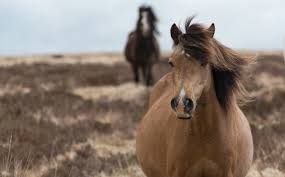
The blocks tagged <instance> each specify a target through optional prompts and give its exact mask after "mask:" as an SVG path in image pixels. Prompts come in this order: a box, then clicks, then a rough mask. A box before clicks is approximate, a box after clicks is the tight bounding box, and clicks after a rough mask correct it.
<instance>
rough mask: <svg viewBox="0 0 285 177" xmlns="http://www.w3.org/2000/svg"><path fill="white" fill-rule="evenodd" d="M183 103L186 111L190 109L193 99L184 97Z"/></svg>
mask: <svg viewBox="0 0 285 177" xmlns="http://www.w3.org/2000/svg"><path fill="white" fill-rule="evenodd" d="M183 103H184V106H185V109H186V110H187V112H189V111H192V109H193V106H194V104H193V101H192V100H191V99H189V98H184V99H183Z"/></svg>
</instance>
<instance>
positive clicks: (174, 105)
mask: <svg viewBox="0 0 285 177" xmlns="http://www.w3.org/2000/svg"><path fill="white" fill-rule="evenodd" d="M170 104H171V108H172V109H173V110H176V108H177V106H178V101H177V98H173V99H172V100H171V102H170Z"/></svg>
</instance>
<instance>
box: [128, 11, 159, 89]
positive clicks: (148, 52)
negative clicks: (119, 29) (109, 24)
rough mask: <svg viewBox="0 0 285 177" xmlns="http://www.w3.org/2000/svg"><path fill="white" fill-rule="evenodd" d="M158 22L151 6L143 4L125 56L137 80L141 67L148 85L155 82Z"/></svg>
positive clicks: (129, 37) (130, 35)
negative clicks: (154, 69)
mask: <svg viewBox="0 0 285 177" xmlns="http://www.w3.org/2000/svg"><path fill="white" fill-rule="evenodd" d="M156 22H157V18H156V16H155V14H154V12H153V10H152V9H151V7H148V6H141V7H140V8H139V19H138V21H137V25H136V29H135V31H133V32H131V33H130V34H129V36H128V41H127V45H126V47H125V57H126V59H127V61H128V62H129V63H130V64H131V67H132V70H133V73H134V80H135V82H136V83H138V82H139V69H141V70H142V73H143V77H144V80H145V84H146V85H147V86H148V85H151V84H152V83H153V76H152V66H153V64H154V63H155V62H156V61H157V60H158V58H159V46H158V43H157V40H156V37H155V34H158V31H157V29H156Z"/></svg>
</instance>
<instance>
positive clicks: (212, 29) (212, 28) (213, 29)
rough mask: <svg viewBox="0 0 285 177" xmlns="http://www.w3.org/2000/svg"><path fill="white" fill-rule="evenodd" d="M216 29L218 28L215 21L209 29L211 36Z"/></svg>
mask: <svg viewBox="0 0 285 177" xmlns="http://www.w3.org/2000/svg"><path fill="white" fill-rule="evenodd" d="M215 29H216V28H215V24H214V23H212V24H211V26H210V27H209V28H208V29H207V30H208V32H209V34H210V36H211V37H214V34H215Z"/></svg>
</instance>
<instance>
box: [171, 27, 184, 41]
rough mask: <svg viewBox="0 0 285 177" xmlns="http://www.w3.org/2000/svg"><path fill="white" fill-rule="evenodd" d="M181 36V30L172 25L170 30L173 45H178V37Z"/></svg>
mask: <svg viewBox="0 0 285 177" xmlns="http://www.w3.org/2000/svg"><path fill="white" fill-rule="evenodd" d="M181 34H182V32H181V30H180V29H179V28H178V27H177V26H176V24H175V23H174V24H173V25H172V26H171V29H170V35H171V38H172V39H173V41H174V44H175V45H177V44H178V43H179V36H180V35H181Z"/></svg>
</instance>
